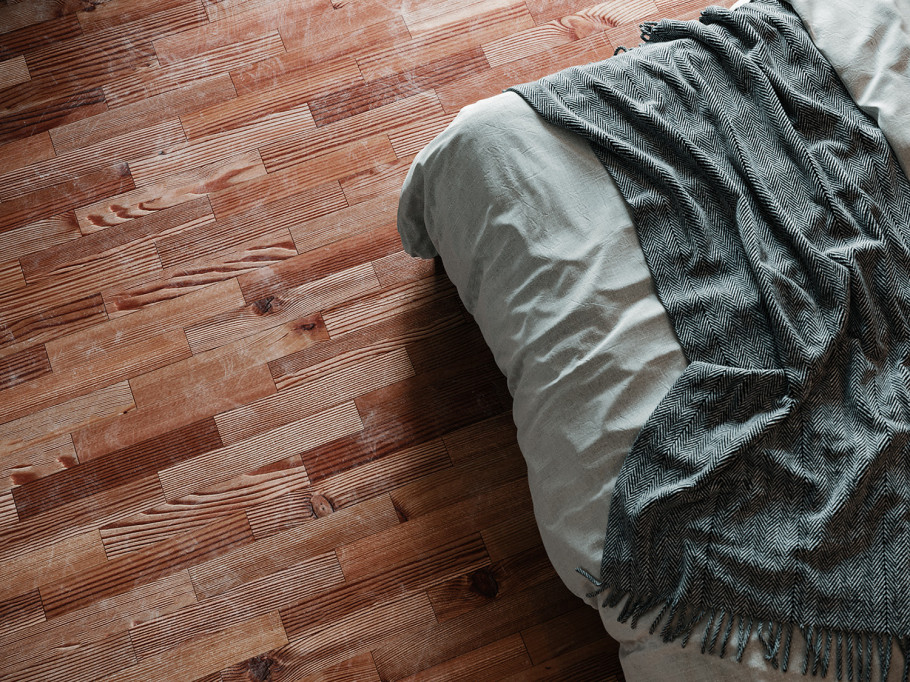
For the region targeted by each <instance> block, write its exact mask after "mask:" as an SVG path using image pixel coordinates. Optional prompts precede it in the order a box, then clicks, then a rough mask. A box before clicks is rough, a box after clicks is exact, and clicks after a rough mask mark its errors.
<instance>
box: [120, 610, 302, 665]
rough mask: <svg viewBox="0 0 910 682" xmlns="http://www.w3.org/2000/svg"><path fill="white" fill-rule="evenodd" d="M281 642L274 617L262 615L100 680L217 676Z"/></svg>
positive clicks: (280, 634) (276, 617) (270, 614)
mask: <svg viewBox="0 0 910 682" xmlns="http://www.w3.org/2000/svg"><path fill="white" fill-rule="evenodd" d="M284 642H287V637H286V635H285V634H284V630H283V629H282V627H281V620H280V619H279V617H278V614H277V613H274V612H271V613H266V614H264V615H262V616H259V617H256V618H251V619H249V620H246V621H243V622H241V623H238V624H237V625H234V626H232V627H228V628H225V629H223V630H221V631H219V632H215V633H213V634H211V635H208V636H205V637H200V638H199V639H196V640H193V641H192V642H189V643H187V644H185V645H184V646H180V647H176V648H175V649H174V650H172V651H166V652H163V653H161V654H158V655H156V656H153V657H150V658H147V659H145V660H143V661H141V662H140V663H138V664H136V665H134V666H131V667H128V668H125V669H123V670H122V671H121V672H119V673H115V674H113V675H110V676H107V677H105V678H104V679H105V680H106V681H108V682H128V681H130V680H134V681H135V682H144V681H145V680H148V679H149V676H152V675H153V676H155V677H156V679H160V680H173V681H174V682H180V681H181V680H186V679H190V678H191V677H192V676H193V675H194V674H196V673H199V672H204V671H206V670H211V671H215V672H217V671H218V670H219V669H220V668H223V667H225V666H226V665H227V664H228V663H230V662H232V661H234V660H236V659H237V658H238V657H239V658H246V657H249V656H252V655H253V654H255V653H256V652H259V651H265V650H268V649H271V648H274V647H278V646H281V644H282V643H284Z"/></svg>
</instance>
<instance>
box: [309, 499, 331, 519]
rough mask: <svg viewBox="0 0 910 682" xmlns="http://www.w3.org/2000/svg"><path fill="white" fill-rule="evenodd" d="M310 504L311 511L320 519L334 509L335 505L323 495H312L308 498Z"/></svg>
mask: <svg viewBox="0 0 910 682" xmlns="http://www.w3.org/2000/svg"><path fill="white" fill-rule="evenodd" d="M310 505H311V506H312V507H313V513H314V514H315V515H316V516H317V517H318V518H320V519H321V518H322V517H323V516H328V515H329V514H331V513H332V512H333V511H335V507H333V506H332V503H331V502H329V500H328V499H327V498H326V497H324V496H323V495H313V496H312V497H311V498H310Z"/></svg>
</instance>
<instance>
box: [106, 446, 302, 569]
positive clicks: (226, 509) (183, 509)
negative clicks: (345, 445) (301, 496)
mask: <svg viewBox="0 0 910 682" xmlns="http://www.w3.org/2000/svg"><path fill="white" fill-rule="evenodd" d="M294 459H295V458H291V460H290V461H289V460H285V461H282V462H277V463H276V464H277V465H278V466H275V465H272V466H268V467H264V470H263V471H261V472H252V473H250V474H243V475H241V476H237V477H235V478H233V479H231V480H229V481H226V482H225V483H222V484H220V485H216V486H213V487H212V488H208V489H205V490H201V491H199V492H198V493H196V494H195V495H190V496H187V497H185V498H181V499H180V500H178V501H175V502H171V503H167V504H164V505H159V506H157V507H153V508H152V509H149V510H148V511H145V512H142V513H141V514H137V515H135V516H131V517H129V518H126V519H122V520H120V521H117V522H116V523H112V524H110V525H107V526H104V527H102V528H101V540H102V542H103V543H104V550H105V552H106V553H107V556H108V558H113V557H117V556H120V555H122V554H128V553H130V552H135V551H137V550H139V549H142V548H143V547H147V546H150V545H154V544H155V543H158V542H161V541H162V540H165V539H167V538H170V537H173V536H175V535H180V534H181V533H185V532H187V531H188V530H193V529H195V528H199V527H201V526H204V525H206V524H207V523H209V522H211V521H212V520H214V519H218V518H222V517H226V516H229V515H231V514H235V513H237V512H239V511H244V512H245V511H247V510H249V509H251V508H255V507H257V506H260V505H263V504H267V503H268V502H269V501H271V500H274V499H275V498H278V497H281V496H283V495H287V494H291V493H294V492H297V491H302V490H306V489H308V487H309V479H308V478H307V475H306V470H305V469H304V468H303V465H302V464H300V463H299V461H297V462H294V461H293V460H294ZM298 459H299V458H298ZM251 529H253V528H252V524H251Z"/></svg>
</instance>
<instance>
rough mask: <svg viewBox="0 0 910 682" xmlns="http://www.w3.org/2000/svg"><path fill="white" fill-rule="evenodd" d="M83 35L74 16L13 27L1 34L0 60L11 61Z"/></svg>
mask: <svg viewBox="0 0 910 682" xmlns="http://www.w3.org/2000/svg"><path fill="white" fill-rule="evenodd" d="M80 35H82V27H81V26H80V25H79V20H78V19H76V17H75V15H73V14H66V15H64V16H62V17H57V18H56V19H48V20H47V21H42V22H40V23H37V24H36V23H30V25H26V26H21V27H20V28H16V29H13V28H12V27H11V26H10V28H8V29H7V30H6V31H3V32H2V33H0V59H10V58H12V57H18V56H19V55H22V54H24V53H25V52H28V51H29V50H35V49H38V48H39V47H43V46H46V45H52V44H54V43H56V42H60V41H63V40H68V39H70V38H75V37H77V36H80Z"/></svg>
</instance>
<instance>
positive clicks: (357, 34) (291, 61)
mask: <svg viewBox="0 0 910 682" xmlns="http://www.w3.org/2000/svg"><path fill="white" fill-rule="evenodd" d="M222 4H224V3H223V2H222V3H218V4H217V5H210V7H217V6H219V5H222ZM318 38H319V39H321V40H319V41H318V42H312V41H307V42H306V43H305V44H304V45H303V46H301V47H295V48H290V47H289V48H288V52H286V53H285V54H280V55H277V56H275V57H271V58H269V59H264V60H261V61H258V62H256V63H255V64H249V65H247V66H243V67H240V68H238V69H235V70H234V71H232V72H231V79H232V80H233V81H234V87H236V88H237V94H238V95H239V96H243V95H248V94H252V93H257V92H262V91H264V90H269V89H271V88H273V87H275V83H276V81H277V82H280V83H282V84H285V85H287V86H288V87H291V86H294V87H301V88H308V87H309V86H308V85H306V83H308V82H311V76H310V74H311V73H312V72H314V71H315V72H316V74H317V75H318V74H320V73H321V72H322V70H321V69H320V65H321V64H332V63H335V62H336V61H341V62H343V63H344V62H347V61H348V60H349V59H351V58H356V57H357V55H358V54H360V53H363V52H366V51H369V50H370V49H375V48H376V46H378V45H387V44H389V43H391V42H394V41H400V40H406V39H408V38H410V34H409V33H408V29H407V26H405V24H404V21H402V19H401V17H400V16H392V17H389V18H387V19H386V20H384V21H378V22H375V23H370V24H367V25H366V26H362V27H359V28H356V29H354V30H352V31H350V32H346V33H344V34H341V35H337V36H329V37H323V35H322V34H321V33H319V34H318ZM358 73H359V69H358ZM343 85H344V83H342V87H343ZM315 92H316V91H315V90H314V93H315Z"/></svg>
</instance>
